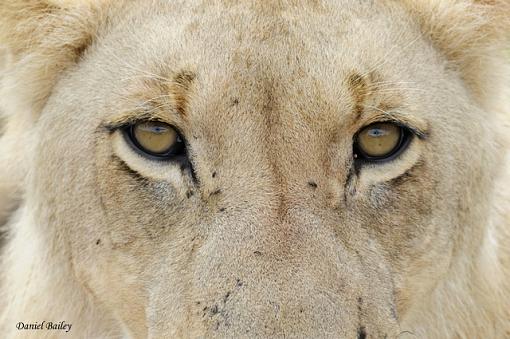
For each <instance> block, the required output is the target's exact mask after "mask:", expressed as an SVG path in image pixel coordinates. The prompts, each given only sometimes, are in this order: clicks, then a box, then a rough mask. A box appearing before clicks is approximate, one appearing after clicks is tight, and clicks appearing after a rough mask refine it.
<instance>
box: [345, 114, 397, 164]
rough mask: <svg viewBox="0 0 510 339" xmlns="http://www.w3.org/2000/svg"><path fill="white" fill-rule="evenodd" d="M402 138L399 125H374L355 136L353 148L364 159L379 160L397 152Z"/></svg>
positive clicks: (382, 123) (389, 123)
mask: <svg viewBox="0 0 510 339" xmlns="http://www.w3.org/2000/svg"><path fill="white" fill-rule="evenodd" d="M403 137H404V131H403V128H402V127H401V126H399V125H396V124H394V123H391V122H381V123H374V124H371V125H369V126H367V127H365V128H363V129H362V130H361V131H360V132H359V133H358V134H357V138H356V145H355V148H356V150H357V151H358V153H360V154H359V155H360V156H362V157H364V158H367V159H369V160H370V159H374V160H381V159H385V158H387V157H390V156H392V155H394V154H395V153H396V152H398V150H399V147H400V146H401V145H402V141H403Z"/></svg>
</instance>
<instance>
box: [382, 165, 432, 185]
mask: <svg viewBox="0 0 510 339" xmlns="http://www.w3.org/2000/svg"><path fill="white" fill-rule="evenodd" d="M424 167H425V162H424V161H422V160H418V161H417V162H416V163H415V164H414V165H413V166H412V167H411V168H409V169H408V170H407V171H405V172H404V173H402V174H401V175H399V176H398V177H395V178H393V179H391V180H390V181H389V184H390V185H392V186H400V185H402V184H405V183H406V182H409V181H413V180H416V177H417V174H418V173H417V172H421V170H422V169H423V168H424Z"/></svg>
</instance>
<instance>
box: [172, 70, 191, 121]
mask: <svg viewBox="0 0 510 339" xmlns="http://www.w3.org/2000/svg"><path fill="white" fill-rule="evenodd" d="M195 78H196V75H195V73H193V72H190V71H185V70H184V71H180V72H179V73H177V74H176V75H175V76H174V78H173V82H172V83H171V84H170V88H169V92H170V95H171V96H172V98H173V101H174V102H173V103H174V106H175V109H176V110H177V112H179V113H180V114H181V115H182V116H186V115H187V108H188V103H189V91H190V88H191V85H192V84H193V81H194V80H195Z"/></svg>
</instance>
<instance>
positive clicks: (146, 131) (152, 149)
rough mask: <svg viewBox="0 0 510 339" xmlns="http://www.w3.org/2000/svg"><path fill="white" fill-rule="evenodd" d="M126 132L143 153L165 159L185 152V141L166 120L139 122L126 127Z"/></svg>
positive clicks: (128, 137) (134, 145) (136, 147)
mask: <svg viewBox="0 0 510 339" xmlns="http://www.w3.org/2000/svg"><path fill="white" fill-rule="evenodd" d="M124 134H125V136H126V137H127V139H128V141H130V143H131V145H132V146H133V147H134V148H135V149H136V150H137V151H138V152H140V153H142V154H143V155H148V156H151V157H156V158H159V159H163V160H164V159H171V158H172V157H175V156H179V155H183V154H184V153H185V145H184V142H183V140H182V138H181V136H180V135H179V133H178V132H177V130H176V129H175V128H174V127H172V126H170V125H168V124H166V123H164V122H160V121H142V122H137V123H134V124H132V125H130V126H128V127H126V128H125V130H124Z"/></svg>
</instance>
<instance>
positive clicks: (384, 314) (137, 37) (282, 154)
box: [25, 1, 499, 338]
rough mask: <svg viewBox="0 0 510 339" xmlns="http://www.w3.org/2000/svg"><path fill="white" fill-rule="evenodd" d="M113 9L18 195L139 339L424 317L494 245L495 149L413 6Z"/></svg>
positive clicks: (46, 122) (351, 327) (350, 329)
mask: <svg viewBox="0 0 510 339" xmlns="http://www.w3.org/2000/svg"><path fill="white" fill-rule="evenodd" d="M107 17H108V24H104V25H103V26H100V27H99V28H98V31H97V33H96V36H95V37H94V40H93V42H92V43H91V44H90V45H88V46H87V48H86V49H85V50H84V51H83V52H82V54H81V56H80V57H79V60H78V61H76V62H75V64H72V65H71V66H69V67H66V69H65V71H63V72H62V73H61V74H60V75H59V77H58V79H57V80H56V81H55V85H54V87H53V88H52V91H51V94H50V95H49V96H48V98H47V102H45V104H44V108H43V109H42V112H41V114H40V116H39V117H38V118H37V122H36V123H35V124H34V127H33V129H32V130H31V131H32V133H33V134H34V135H35V137H34V138H33V139H34V140H35V141H34V143H33V145H32V153H31V154H32V158H31V159H30V161H31V162H30V164H31V165H30V168H31V174H30V176H29V179H28V180H27V182H28V183H27V188H26V191H27V194H26V196H27V199H26V202H25V204H26V206H27V208H28V209H30V210H31V211H32V212H31V215H32V218H33V219H34V220H36V223H37V224H38V225H39V226H40V228H41V229H43V230H44V234H45V237H46V239H49V240H48V241H49V243H51V244H55V245H54V246H56V247H57V248H60V250H58V251H57V250H56V253H58V255H59V256H61V257H66V258H68V260H66V262H65V264H64V266H65V265H70V267H71V270H72V273H73V274H72V277H73V278H72V279H75V280H76V282H77V286H79V288H81V289H83V290H84V291H86V293H87V294H88V295H89V296H90V298H92V300H93V303H97V304H99V305H102V307H104V308H105V309H106V310H108V313H109V314H111V316H112V317H113V318H114V319H115V320H116V321H118V322H119V323H120V324H122V328H123V329H124V331H125V333H126V334H131V335H133V336H135V337H144V336H150V337H154V338H157V337H181V336H185V337H188V336H189V337H209V336H219V337H242V336H246V337H270V336H291V337H294V336H299V337H301V336H302V337H327V336H335V337H342V338H352V337H356V336H357V337H358V338H365V337H367V336H368V337H373V338H379V337H381V338H383V337H388V338H391V337H394V336H397V335H399V334H400V333H401V332H402V331H404V330H406V329H407V327H406V326H414V325H412V322H413V321H414V320H413V314H414V313H413V312H416V309H417V308H419V307H420V305H422V304H423V303H425V302H426V299H427V296H428V295H429V294H430V293H431V291H432V290H433V289H434V288H436V286H437V285H438V284H440V283H441V281H442V279H443V278H444V277H445V276H447V274H448V272H449V270H450V269H451V267H452V265H454V263H455V262H456V260H457V259H456V258H457V257H458V255H459V253H464V254H466V253H471V252H470V251H473V247H472V244H473V243H476V242H477V241H478V239H480V238H481V234H482V230H481V229H480V228H478V227H475V226H477V225H479V223H482V222H483V220H485V219H486V218H487V211H488V203H489V202H488V201H489V199H488V198H487V197H488V195H490V194H491V190H492V188H491V187H492V185H491V183H492V176H493V175H494V174H495V173H496V170H497V168H498V166H496V165H495V164H496V163H497V161H496V160H495V158H496V156H497V153H498V151H499V149H498V147H499V146H498V142H499V141H498V140H499V139H498V138H499V136H498V134H497V133H495V129H497V128H496V127H497V123H498V120H497V116H495V115H490V114H488V113H487V111H486V109H485V107H486V106H484V105H485V103H483V100H482V99H480V98H478V97H476V96H475V95H474V94H473V93H474V91H475V89H474V87H473V86H470V85H469V84H468V80H466V79H467V77H464V76H463V74H462V73H461V71H459V69H457V68H454V67H449V65H450V64H449V59H448V58H447V56H445V53H443V51H442V50H441V49H440V48H438V47H437V46H436V45H435V44H434V43H433V42H431V41H430V39H429V38H428V37H427V36H426V35H425V34H424V33H423V32H422V29H421V26H420V22H419V21H418V20H417V19H416V18H415V17H414V16H413V14H412V13H411V11H410V10H409V8H407V7H405V6H404V5H401V4H394V3H385V2H381V3H379V2H376V3H372V2H366V3H363V2H354V1H353V2H347V3H343V4H336V3H321V4H315V3H314V4H307V5H305V4H299V5H296V6H284V5H281V4H276V3H275V4H263V5H262V4H260V5H259V4H258V3H256V2H251V3H245V4H237V3H221V4H220V3H215V2H205V3H201V2H197V3H195V2H192V3H187V4H173V3H172V4H169V3H158V5H157V6H156V5H155V6H150V7H147V6H146V5H145V4H142V3H141V2H140V4H131V5H126V6H125V7H123V9H122V11H118V10H117V12H116V14H115V15H113V14H111V13H109V14H107ZM55 255H57V254H55ZM70 279H71V278H70Z"/></svg>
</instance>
